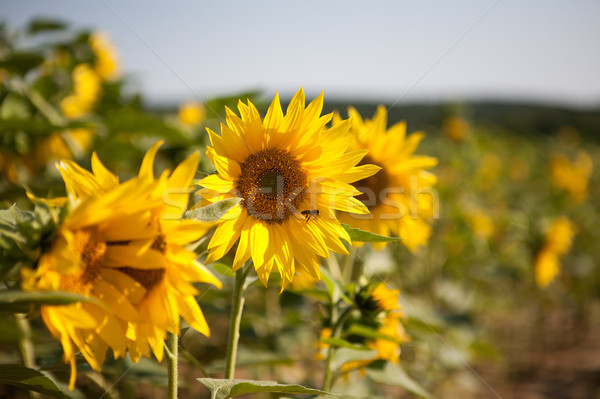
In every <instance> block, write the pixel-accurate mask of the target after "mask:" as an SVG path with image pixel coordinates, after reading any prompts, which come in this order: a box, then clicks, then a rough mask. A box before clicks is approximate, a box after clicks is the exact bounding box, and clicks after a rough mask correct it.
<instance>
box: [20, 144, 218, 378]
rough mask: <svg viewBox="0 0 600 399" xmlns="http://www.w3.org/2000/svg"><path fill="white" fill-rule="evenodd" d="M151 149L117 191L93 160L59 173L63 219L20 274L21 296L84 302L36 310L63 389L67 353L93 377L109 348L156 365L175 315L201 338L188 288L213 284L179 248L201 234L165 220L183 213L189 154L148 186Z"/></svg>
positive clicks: (194, 158) (199, 227)
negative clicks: (61, 294)
mask: <svg viewBox="0 0 600 399" xmlns="http://www.w3.org/2000/svg"><path fill="white" fill-rule="evenodd" d="M160 144H161V143H157V144H156V145H154V146H153V147H152V148H151V149H150V150H149V151H148V153H147V154H146V156H145V158H144V162H143V163H142V167H141V169H140V174H139V176H138V177H136V178H134V179H132V180H130V181H128V182H126V183H123V184H120V183H119V181H118V178H117V177H116V176H115V175H113V174H112V173H111V172H110V171H109V170H108V169H106V168H105V167H104V165H102V163H101V162H100V160H99V159H98V157H97V156H96V154H95V153H94V154H93V155H92V170H93V173H90V172H88V171H86V170H85V169H83V168H81V167H79V166H78V165H77V164H75V163H74V162H71V161H63V162H62V163H61V165H60V168H59V169H60V172H61V174H62V176H63V179H64V181H65V185H66V188H67V193H68V195H69V197H68V199H67V198H64V199H62V202H63V203H65V202H67V201H68V202H69V203H70V204H71V206H72V211H71V212H70V213H69V215H68V216H67V218H66V219H65V222H64V223H63V224H62V225H61V228H60V231H59V232H58V234H57V238H56V239H55V240H54V242H53V245H52V248H51V250H50V251H49V252H48V253H46V254H44V255H43V256H42V258H41V260H40V263H39V267H38V268H37V269H36V270H35V271H32V270H27V269H25V270H24V272H23V276H24V282H23V289H25V290H28V291H32V290H63V291H69V292H76V293H79V294H82V295H85V296H88V297H90V298H92V299H94V301H93V302H80V303H76V304H73V305H69V306H43V307H42V315H43V317H44V322H45V323H46V325H47V326H48V329H49V330H50V331H51V332H52V334H53V335H54V336H55V337H57V338H58V339H59V340H60V341H61V343H62V345H63V348H64V352H65V353H64V359H65V361H68V362H70V363H71V369H72V375H71V381H70V386H71V387H72V386H73V384H74V381H75V352H74V346H75V347H77V348H79V350H81V352H82V353H83V355H84V357H85V358H86V360H87V361H88V362H89V363H90V365H91V366H92V368H94V369H95V370H99V369H100V366H101V365H102V362H103V360H104V356H105V352H106V349H107V348H108V347H109V346H110V347H111V348H113V351H114V353H115V356H116V357H118V356H122V355H123V354H124V352H125V350H126V349H127V348H129V351H130V356H131V358H132V359H133V360H134V361H138V360H139V358H140V356H142V355H147V356H149V351H148V349H149V347H151V348H152V350H153V351H154V353H155V355H156V357H157V358H158V359H159V360H161V359H162V356H163V340H164V338H165V336H166V331H172V332H173V333H179V317H180V316H182V317H183V318H184V319H185V320H186V321H187V322H188V323H189V324H190V325H191V326H192V327H193V328H195V329H197V330H198V331H199V332H201V333H203V334H205V335H208V334H209V330H208V326H207V324H206V321H205V319H204V316H203V315H202V312H201V310H200V308H199V306H198V303H197V302H196V300H195V299H194V295H196V294H198V291H197V290H196V288H194V286H193V285H192V283H193V282H207V283H210V284H213V285H216V286H220V282H219V281H218V280H217V279H216V278H215V277H214V276H213V275H212V274H211V273H210V272H209V271H208V270H207V269H206V268H205V267H204V266H203V265H201V264H200V263H198V262H197V261H196V254H195V253H194V252H191V251H189V250H187V249H186V248H185V247H184V246H185V245H186V244H188V243H190V242H192V241H195V240H197V239H199V238H200V237H201V236H202V235H204V234H205V233H206V226H205V225H204V224H203V223H200V222H196V221H191V220H176V219H175V218H177V217H180V216H181V214H182V213H183V211H184V210H185V207H186V205H187V198H189V193H190V190H189V187H190V184H191V181H192V179H193V176H194V174H195V172H196V168H197V165H198V161H199V156H198V154H197V153H196V154H192V155H191V156H190V157H188V158H187V159H186V160H185V161H184V162H182V163H181V164H180V165H179V166H178V167H177V168H176V169H175V170H174V172H173V173H172V174H171V176H169V173H168V172H165V173H163V175H162V176H161V177H160V178H159V179H158V180H155V179H154V177H153V173H152V167H153V163H154V156H155V154H156V151H157V149H158V147H159V146H160ZM171 194H172V195H171ZM184 198H185V199H186V201H182V200H183V199H184ZM165 199H168V200H169V201H168V204H172V205H168V204H166V203H165V202H167V201H165ZM163 219H168V220H163Z"/></svg>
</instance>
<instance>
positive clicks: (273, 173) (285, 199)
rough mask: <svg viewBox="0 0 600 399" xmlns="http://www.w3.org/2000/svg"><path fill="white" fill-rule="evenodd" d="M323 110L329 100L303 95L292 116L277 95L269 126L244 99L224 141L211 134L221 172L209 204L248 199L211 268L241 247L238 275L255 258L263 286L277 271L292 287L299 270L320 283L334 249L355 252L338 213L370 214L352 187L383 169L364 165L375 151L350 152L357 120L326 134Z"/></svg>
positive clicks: (213, 252) (224, 127) (211, 184)
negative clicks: (308, 98)
mask: <svg viewBox="0 0 600 399" xmlns="http://www.w3.org/2000/svg"><path fill="white" fill-rule="evenodd" d="M322 108H323V94H321V95H320V96H319V97H318V98H316V99H315V100H314V101H312V102H311V103H310V104H309V105H308V106H307V107H305V102H304V92H303V91H302V90H300V91H298V93H296V95H295V96H294V97H293V99H292V100H291V102H290V105H289V106H288V109H287V113H286V114H285V115H284V114H283V112H282V109H281V105H280V102H279V97H278V95H275V98H274V100H273V102H272V103H271V105H270V107H269V109H268V111H267V114H266V116H265V118H264V120H262V119H261V117H260V115H259V113H258V111H257V109H256V108H255V107H254V105H253V104H252V103H251V102H250V101H248V104H244V103H242V102H241V101H240V102H239V104H238V109H239V112H240V117H238V116H237V115H236V114H235V113H234V112H233V111H231V110H230V109H228V108H227V109H226V124H221V135H218V134H216V133H215V132H213V131H212V130H210V129H208V133H209V136H210V140H211V144H212V147H208V150H207V154H208V157H209V159H210V160H211V161H212V163H213V164H214V165H215V167H216V169H217V174H214V175H211V176H208V177H206V178H204V179H202V180H201V181H200V182H199V184H200V185H201V186H203V187H204V188H203V189H202V190H201V194H202V196H203V199H204V200H206V201H209V202H215V201H218V200H222V199H226V198H230V197H234V196H237V197H240V198H242V201H241V202H240V203H239V204H238V205H236V206H235V207H233V208H232V209H231V210H230V211H229V212H228V213H227V214H226V215H224V217H223V218H222V219H221V220H222V221H221V222H220V223H219V225H218V227H217V228H216V231H215V233H214V235H213V237H212V239H211V241H210V243H209V246H208V247H209V250H210V253H209V255H208V258H207V262H213V261H215V260H217V259H220V258H221V257H223V256H224V255H225V254H226V253H227V252H228V251H229V250H230V249H231V247H232V246H233V245H234V243H236V242H238V241H239V242H238V246H237V250H236V253H235V258H234V261H233V270H237V269H239V268H240V267H241V266H242V265H243V264H244V262H246V261H247V260H248V259H250V257H251V258H252V260H253V263H254V267H255V269H256V272H257V274H258V277H259V278H260V280H261V281H262V283H263V284H265V285H266V284H267V282H268V279H269V275H270V273H271V271H272V270H273V269H274V268H276V270H277V271H278V272H279V274H280V275H281V278H282V289H285V288H286V287H287V286H288V285H289V284H290V283H291V282H292V281H293V279H294V275H295V273H296V272H298V273H299V274H304V273H305V274H308V275H310V276H311V277H312V278H314V279H320V272H319V263H318V257H319V256H321V257H328V256H329V251H330V250H332V251H335V252H338V253H343V254H347V251H346V248H345V247H344V245H343V243H342V239H343V240H346V241H348V242H350V237H349V236H348V234H347V232H346V231H345V230H344V228H343V227H342V226H341V224H340V223H339V221H338V220H337V219H336V217H335V214H334V209H336V210H342V211H349V212H354V213H358V214H363V213H368V209H367V207H365V206H364V204H362V203H361V202H360V201H358V200H357V199H356V198H354V196H356V195H360V192H359V191H358V190H356V189H355V188H354V187H352V186H351V185H350V184H349V183H352V182H354V181H356V180H360V179H364V178H367V177H369V176H371V175H372V174H374V173H375V172H376V171H377V170H379V168H378V167H377V166H374V165H363V166H359V167H356V164H357V163H358V162H360V160H361V159H362V158H363V157H364V156H365V154H366V153H367V150H354V151H347V150H348V148H349V147H350V146H351V145H352V143H353V140H354V138H353V137H352V136H351V135H349V134H348V129H349V127H350V124H349V122H348V121H346V122H340V123H339V124H338V125H337V126H335V127H333V128H330V129H326V128H325V125H326V124H327V123H328V122H329V121H330V120H331V117H332V115H331V114H328V115H325V116H320V114H321V111H322Z"/></svg>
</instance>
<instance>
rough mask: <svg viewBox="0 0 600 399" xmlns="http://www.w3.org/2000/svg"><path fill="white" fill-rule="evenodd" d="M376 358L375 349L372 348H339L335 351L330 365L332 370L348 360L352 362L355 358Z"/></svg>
mask: <svg viewBox="0 0 600 399" xmlns="http://www.w3.org/2000/svg"><path fill="white" fill-rule="evenodd" d="M376 358H377V351H374V350H362V349H361V350H359V349H350V348H340V349H338V350H336V351H335V355H333V360H332V362H331V366H332V368H333V369H334V370H338V369H340V368H341V367H342V366H343V365H344V364H346V363H348V362H353V361H355V360H374V359H376Z"/></svg>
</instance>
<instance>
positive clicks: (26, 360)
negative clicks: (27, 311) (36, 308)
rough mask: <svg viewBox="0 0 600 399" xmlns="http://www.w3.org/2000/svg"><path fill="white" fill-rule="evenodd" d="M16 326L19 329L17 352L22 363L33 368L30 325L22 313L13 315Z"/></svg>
mask: <svg viewBox="0 0 600 399" xmlns="http://www.w3.org/2000/svg"><path fill="white" fill-rule="evenodd" d="M15 319H16V321H17V328H18V329H19V352H21V358H22V359H23V365H24V366H26V367H31V368H35V357H34V355H33V345H32V344H31V327H30V326H29V320H27V318H26V316H25V315H24V314H22V313H18V314H16V315H15Z"/></svg>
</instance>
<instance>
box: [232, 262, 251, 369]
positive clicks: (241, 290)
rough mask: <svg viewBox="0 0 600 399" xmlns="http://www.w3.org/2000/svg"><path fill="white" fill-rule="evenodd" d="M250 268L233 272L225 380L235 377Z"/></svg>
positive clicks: (247, 266) (245, 267) (249, 266)
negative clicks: (246, 284) (233, 284)
mask: <svg viewBox="0 0 600 399" xmlns="http://www.w3.org/2000/svg"><path fill="white" fill-rule="evenodd" d="M251 268H252V264H249V265H246V266H244V267H242V268H240V269H238V271H236V272H235V286H234V289H233V303H232V306H231V319H230V320H229V338H228V340H227V362H226V363H225V378H228V379H231V378H234V375H235V362H236V359H237V349H238V341H239V339H240V323H241V321H242V312H243V310H244V302H245V301H246V299H245V296H244V294H245V293H246V286H245V283H246V277H248V273H249V272H250V269H251Z"/></svg>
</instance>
